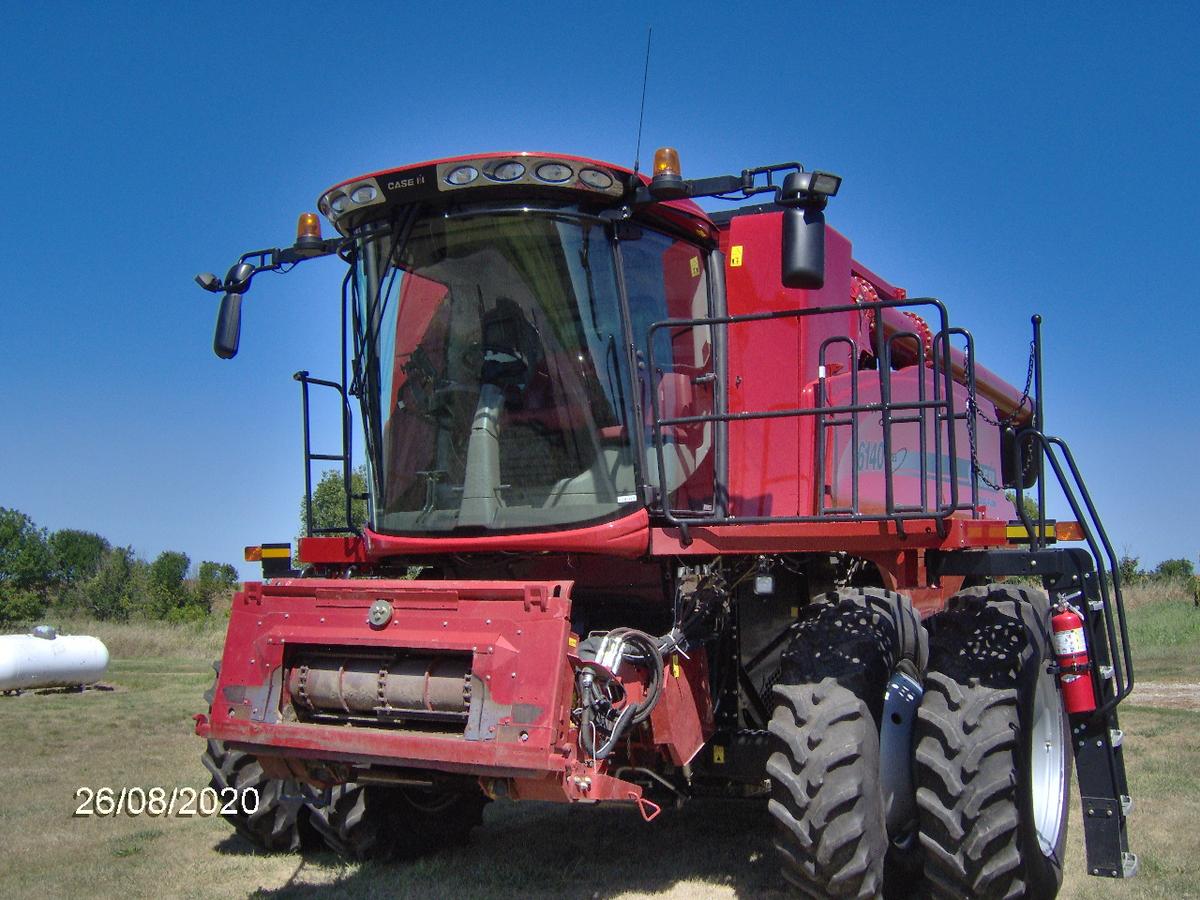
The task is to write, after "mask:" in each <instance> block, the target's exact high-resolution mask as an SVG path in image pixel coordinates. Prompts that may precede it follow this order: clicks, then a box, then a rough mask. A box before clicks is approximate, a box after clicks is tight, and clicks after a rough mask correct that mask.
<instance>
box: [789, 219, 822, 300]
mask: <svg viewBox="0 0 1200 900" xmlns="http://www.w3.org/2000/svg"><path fill="white" fill-rule="evenodd" d="M781 256H782V262H783V265H782V272H781V273H780V277H781V279H782V281H783V286H784V287H789V288H802V289H804V290H809V291H814V290H819V289H820V288H822V287H824V286H825V211H824V210H823V209H819V208H817V207H815V206H808V207H804V206H791V207H788V208H787V209H785V210H784V211H783V247H782V254H781Z"/></svg>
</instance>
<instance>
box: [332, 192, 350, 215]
mask: <svg viewBox="0 0 1200 900" xmlns="http://www.w3.org/2000/svg"><path fill="white" fill-rule="evenodd" d="M348 202H349V198H348V197H347V196H346V195H345V194H334V195H333V197H332V198H331V199H330V201H329V208H330V209H332V210H333V211H334V212H335V213H343V212H345V211H346V206H347V204H348Z"/></svg>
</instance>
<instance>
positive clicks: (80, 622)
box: [46, 616, 228, 661]
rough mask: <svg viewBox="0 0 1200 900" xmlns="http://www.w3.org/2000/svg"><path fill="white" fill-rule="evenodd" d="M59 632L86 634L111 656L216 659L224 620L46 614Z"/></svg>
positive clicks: (223, 641)
mask: <svg viewBox="0 0 1200 900" xmlns="http://www.w3.org/2000/svg"><path fill="white" fill-rule="evenodd" d="M46 621H47V622H48V623H49V624H51V625H54V626H55V627H56V628H57V629H58V630H59V631H60V632H62V633H63V634H90V635H92V636H93V637H97V638H99V639H100V640H102V641H103V642H104V646H106V647H107V648H108V655H109V657H110V658H112V659H164V658H177V659H179V658H187V659H195V658H199V659H207V660H209V661H211V660H214V659H217V658H218V657H219V656H220V655H221V647H222V646H223V645H224V643H225V628H226V625H227V624H228V621H227V620H223V619H219V618H217V617H215V616H214V617H213V618H210V619H208V620H207V621H204V622H198V623H193V624H182V625H173V624H171V623H169V622H99V621H96V620H95V619H86V618H57V619H56V618H48V619H46Z"/></svg>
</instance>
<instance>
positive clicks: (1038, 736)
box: [1029, 671, 1067, 857]
mask: <svg viewBox="0 0 1200 900" xmlns="http://www.w3.org/2000/svg"><path fill="white" fill-rule="evenodd" d="M1057 682H1058V679H1057V678H1056V677H1055V676H1054V673H1053V672H1048V671H1047V672H1043V673H1042V674H1041V675H1040V676H1039V678H1038V680H1037V688H1036V690H1035V691H1034V697H1033V727H1032V729H1030V743H1031V746H1030V748H1029V750H1030V752H1029V776H1030V778H1029V781H1030V788H1031V790H1032V792H1033V823H1034V827H1035V828H1036V830H1037V839H1038V845H1039V846H1040V847H1041V849H1042V854H1043V855H1045V856H1051V857H1052V856H1055V855H1056V853H1057V850H1058V843H1059V837H1060V836H1061V834H1062V826H1063V807H1064V806H1065V804H1064V803H1063V794H1064V793H1065V792H1066V789H1067V748H1066V744H1065V743H1064V741H1063V730H1064V727H1063V726H1064V723H1063V719H1064V718H1065V712H1064V710H1063V705H1062V697H1061V696H1060V695H1059V692H1058V683H1057Z"/></svg>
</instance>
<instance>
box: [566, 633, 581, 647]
mask: <svg viewBox="0 0 1200 900" xmlns="http://www.w3.org/2000/svg"><path fill="white" fill-rule="evenodd" d="M567 646H568V647H578V646H579V638H577V637H575V635H571V636H570V637H569V638H567Z"/></svg>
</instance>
